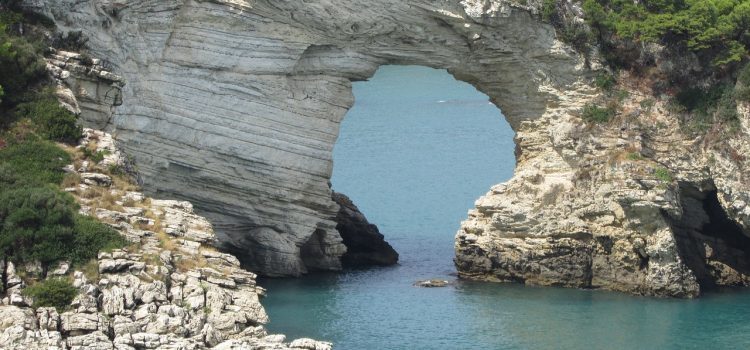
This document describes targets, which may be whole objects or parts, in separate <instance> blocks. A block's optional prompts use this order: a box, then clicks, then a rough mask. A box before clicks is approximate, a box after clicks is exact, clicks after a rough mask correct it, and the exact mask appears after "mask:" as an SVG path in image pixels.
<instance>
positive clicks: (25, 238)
mask: <svg viewBox="0 0 750 350" xmlns="http://www.w3.org/2000/svg"><path fill="white" fill-rule="evenodd" d="M74 207H75V202H74V201H73V198H72V197H70V196H69V195H66V194H64V193H60V192H59V191H56V190H55V189H53V188H51V187H48V186H43V187H21V188H17V189H14V190H10V191H4V192H3V193H2V194H0V223H2V229H0V253H2V255H3V256H5V257H8V258H10V259H11V260H13V261H22V262H23V261H39V262H41V263H42V265H49V264H50V263H53V262H56V261H59V260H61V259H63V258H65V257H66V253H68V252H67V251H66V249H65V247H66V246H68V245H69V244H70V242H72V241H73V239H74V234H73V226H74V225H75V221H74V211H73V208H74Z"/></svg>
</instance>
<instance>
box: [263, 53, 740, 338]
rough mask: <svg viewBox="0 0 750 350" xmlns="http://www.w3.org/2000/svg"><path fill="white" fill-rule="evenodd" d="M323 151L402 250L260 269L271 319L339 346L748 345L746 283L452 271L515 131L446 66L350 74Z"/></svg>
mask: <svg viewBox="0 0 750 350" xmlns="http://www.w3.org/2000/svg"><path fill="white" fill-rule="evenodd" d="M354 94H355V97H356V103H355V106H354V107H353V108H352V109H351V111H350V112H349V114H348V115H347V117H346V119H345V120H344V123H343V124H342V128H341V134H340V135H341V136H340V139H339V141H338V143H337V144H336V149H335V151H334V162H335V165H334V176H333V179H332V183H333V187H334V189H335V190H337V191H340V192H343V193H346V194H347V195H349V196H350V197H351V198H352V199H353V200H354V202H355V203H356V204H357V205H358V206H359V207H360V209H361V210H362V211H363V212H364V213H365V214H366V215H367V217H368V219H369V220H370V221H371V222H373V223H375V224H377V225H378V226H379V227H380V230H381V232H382V233H383V234H385V236H386V239H387V240H388V241H389V242H390V243H391V244H392V245H393V246H394V248H396V250H397V251H398V252H399V253H400V255H401V258H400V263H399V265H397V266H394V267H387V268H375V269H367V270H353V271H346V272H344V273H342V274H321V275H314V276H308V277H304V278H300V279H280V280H262V281H261V285H262V286H263V287H265V288H267V289H268V297H267V298H266V299H264V301H263V304H264V305H265V307H266V310H267V311H268V313H269V315H270V317H271V323H270V325H269V327H268V328H269V329H270V331H272V332H275V333H284V334H287V335H288V336H289V337H290V338H298V337H312V338H317V339H325V340H329V341H333V342H334V343H335V348H336V349H342V350H350V349H351V350H355V349H362V350H369V349H373V350H375V349H750V293H748V292H746V291H737V290H735V291H728V292H725V293H716V294H709V295H706V296H705V297H704V298H702V299H699V300H672V299H654V298H645V297H634V296H628V295H623V294H620V293H612V292H604V291H586V290H570V289H560V288H536V287H526V286H521V285H515V284H492V283H475V282H464V281H456V283H455V284H454V285H452V286H450V287H447V288H433V289H427V288H416V287H413V286H412V284H413V283H414V282H415V281H416V280H419V279H428V278H444V279H448V280H452V281H453V280H455V279H456V278H455V268H454V267H453V262H452V259H453V255H454V253H453V236H454V235H455V233H456V231H457V230H458V226H459V223H460V222H461V220H463V219H465V218H466V212H467V210H469V209H470V208H471V207H472V205H473V202H474V200H475V199H477V198H478V197H479V196H480V195H482V194H484V193H485V192H486V191H487V190H488V189H489V188H490V186H492V185H494V184H497V183H500V182H503V181H505V180H506V179H508V178H510V176H511V175H512V172H513V167H514V163H515V159H514V157H513V149H514V144H513V140H512V139H513V131H512V130H511V129H510V127H509V126H508V124H507V123H506V122H505V120H504V119H503V117H502V116H501V114H500V111H499V110H498V109H497V108H496V107H495V106H493V105H492V104H490V103H489V102H488V99H487V97H486V96H485V95H483V94H481V93H480V92H477V91H476V90H475V89H474V88H473V87H471V86H470V85H468V84H465V83H460V82H457V81H455V80H454V79H453V77H451V76H450V75H449V74H448V73H447V72H445V71H442V70H434V69H430V68H424V67H402V66H399V67H396V66H386V67H382V68H381V69H380V70H378V72H377V74H376V75H375V76H374V77H373V78H372V79H371V80H370V81H369V82H359V83H355V85H354Z"/></svg>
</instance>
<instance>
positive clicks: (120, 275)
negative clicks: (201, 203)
mask: <svg viewBox="0 0 750 350" xmlns="http://www.w3.org/2000/svg"><path fill="white" fill-rule="evenodd" d="M81 147H92V148H96V150H97V151H101V152H106V153H108V154H109V155H114V154H120V152H118V150H117V148H116V147H115V146H114V143H113V142H112V138H111V137H110V136H109V135H107V134H104V133H102V132H99V131H94V130H90V129H89V130H86V132H85V138H84V139H83V141H82V144H81V146H80V147H79V148H81ZM124 161H125V160H124V159H121V158H118V157H111V156H110V157H108V159H105V160H102V161H100V162H99V163H97V164H93V163H92V162H90V163H89V164H86V165H85V166H84V167H85V168H86V169H85V170H86V171H87V174H97V175H99V176H100V177H108V178H109V175H107V174H104V173H103V172H104V171H105V169H107V168H108V167H109V166H110V165H112V164H116V165H117V164H120V165H121V164H123V163H124ZM79 165H80V164H79ZM76 173H77V171H75V170H73V171H71V172H70V174H72V175H74V174H76ZM66 191H67V192H69V193H71V194H73V195H74V196H75V198H76V200H77V201H78V202H79V203H80V204H81V212H82V213H84V214H87V215H92V216H96V217H97V218H98V219H99V220H102V221H104V222H106V223H108V224H109V225H110V226H112V227H113V228H115V229H117V230H118V231H119V232H120V233H121V234H122V235H123V236H125V237H126V238H127V239H128V241H130V242H131V243H132V244H133V246H131V247H127V248H124V249H117V250H113V251H111V252H100V253H99V254H98V258H97V259H96V260H93V261H92V263H90V264H88V265H86V266H84V268H83V269H82V270H76V271H68V269H69V268H70V265H69V264H66V263H63V264H60V268H58V269H57V270H53V271H52V272H51V273H50V275H52V276H48V277H54V276H55V275H66V274H68V273H70V276H67V277H69V278H71V279H72V281H73V287H75V288H76V290H77V292H78V295H77V296H76V297H75V298H74V299H73V301H72V303H71V304H70V305H69V306H68V307H67V308H66V309H65V310H59V311H58V310H56V309H55V308H52V307H40V308H34V300H33V298H30V297H27V296H25V295H24V294H22V293H21V292H22V290H23V289H24V288H25V286H26V282H25V281H27V280H29V279H40V278H42V277H43V276H40V271H41V269H35V268H33V266H21V267H16V266H14V265H13V263H8V264H7V266H2V271H3V276H7V278H4V280H3V286H2V290H3V291H4V292H5V294H6V296H5V298H4V299H3V300H2V303H1V304H0V349H7V350H15V349H25V350H27V349H71V350H74V349H123V350H125V349H205V348H215V349H321V350H325V349H330V348H331V344H330V343H326V342H320V341H315V340H312V339H298V340H295V341H292V342H291V343H285V337H284V336H283V335H268V334H267V332H266V330H265V328H264V327H263V325H264V324H265V323H266V322H268V316H267V315H266V313H265V310H264V309H263V307H262V306H261V304H260V302H259V299H260V297H261V296H262V295H263V294H264V290H263V289H262V288H260V287H258V286H257V285H256V284H255V277H256V275H255V274H253V273H251V272H248V271H245V270H243V269H242V268H240V262H239V261H238V260H237V258H235V257H234V256H232V255H229V254H226V253H221V252H218V251H216V249H215V248H213V247H212V245H211V244H212V243H214V242H215V240H216V236H215V235H214V232H213V229H212V226H211V224H210V223H209V222H208V221H207V220H206V219H205V218H203V217H201V216H198V215H196V214H195V213H194V212H193V206H192V204H191V203H189V202H184V201H174V200H156V199H152V198H149V197H147V196H144V195H143V194H141V193H140V192H135V191H132V190H130V189H129V188H128V187H127V186H126V185H123V184H120V183H112V182H110V183H106V184H105V183H102V182H97V183H94V184H87V183H80V184H78V185H77V186H74V187H71V188H68V189H66ZM105 206H106V207H107V208H109V209H107V208H105ZM32 265H33V264H32ZM78 268H80V267H78ZM21 270H22V271H23V277H21V273H20V272H21Z"/></svg>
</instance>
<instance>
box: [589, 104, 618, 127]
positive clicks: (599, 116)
mask: <svg viewBox="0 0 750 350" xmlns="http://www.w3.org/2000/svg"><path fill="white" fill-rule="evenodd" d="M616 113H617V111H616V110H615V109H614V108H613V107H609V106H608V107H599V106H597V105H595V104H587V105H585V106H583V111H582V112H581V118H583V120H585V121H587V122H589V123H606V122H608V121H609V120H610V119H612V117H614V116H615V114H616Z"/></svg>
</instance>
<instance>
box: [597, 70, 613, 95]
mask: <svg viewBox="0 0 750 350" xmlns="http://www.w3.org/2000/svg"><path fill="white" fill-rule="evenodd" d="M615 84H617V79H616V78H615V76H614V75H612V74H610V73H606V72H603V73H599V74H598V75H597V76H596V79H594V85H596V87H598V88H600V89H602V90H604V91H610V90H612V88H613V87H615Z"/></svg>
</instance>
